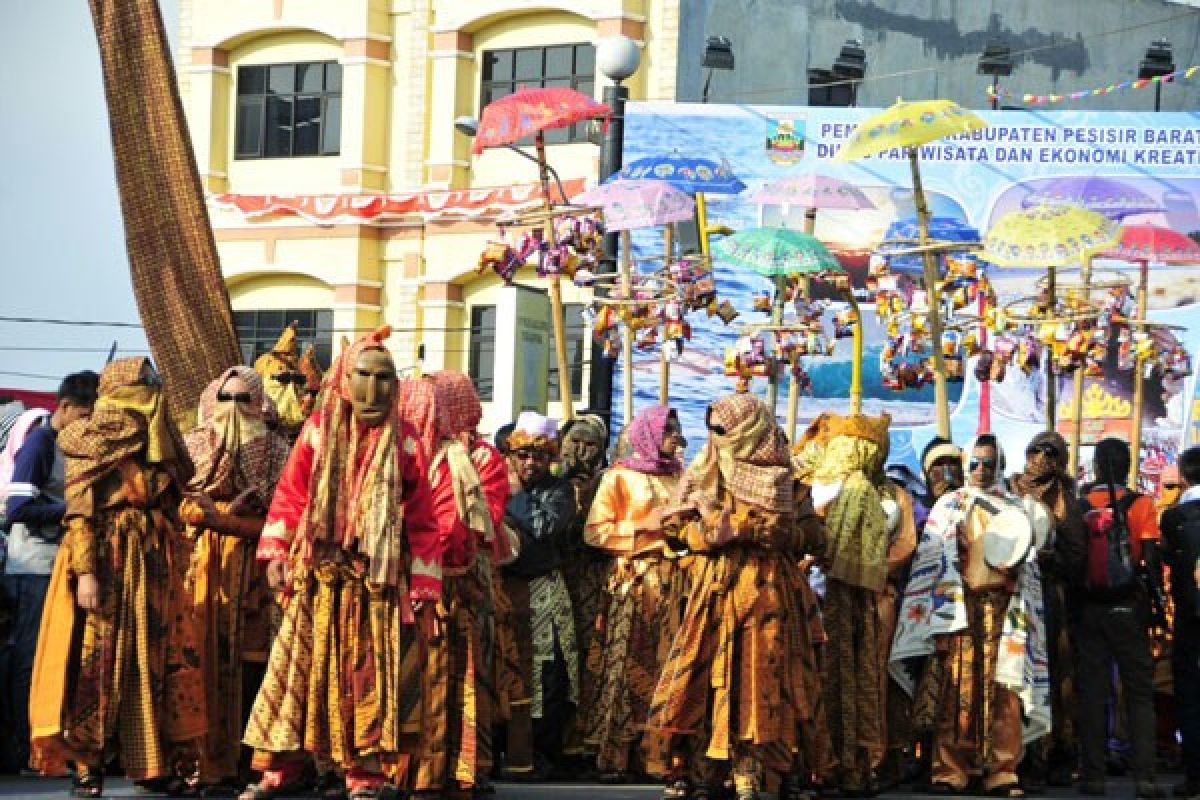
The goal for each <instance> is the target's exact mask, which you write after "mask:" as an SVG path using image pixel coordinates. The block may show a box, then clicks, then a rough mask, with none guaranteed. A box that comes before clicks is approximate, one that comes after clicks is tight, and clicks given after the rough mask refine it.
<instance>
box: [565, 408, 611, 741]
mask: <svg viewBox="0 0 1200 800" xmlns="http://www.w3.org/2000/svg"><path fill="white" fill-rule="evenodd" d="M561 440H562V469H563V477H564V478H566V479H567V480H569V481H570V482H571V485H572V486H574V487H575V506H576V508H577V509H578V510H577V512H576V516H575V524H574V525H573V526H572V528H571V534H570V536H569V537H568V540H567V543H566V545H567V549H566V552H565V553H564V554H563V555H564V561H563V579H564V580H565V581H566V582H567V591H568V592H569V593H570V594H571V610H572V611H573V613H574V615H575V637H576V640H577V642H578V644H579V652H580V655H581V656H583V657H586V655H587V653H588V650H589V647H590V645H591V640H592V634H593V632H594V630H595V628H596V617H597V616H599V614H600V610H601V607H602V605H603V603H604V584H605V581H606V580H608V575H609V568H610V565H611V564H612V558H611V557H610V556H609V554H608V552H606V551H605V550H599V549H596V548H593V547H588V546H587V545H586V543H585V542H584V536H585V533H584V525H585V524H586V522H587V518H588V512H589V510H590V509H591V507H592V499H593V498H594V497H595V496H596V490H597V487H599V485H600V481H601V479H602V478H603V477H604V473H605V469H606V468H607V467H608V461H607V458H606V451H607V448H608V426H607V425H605V424H604V420H602V419H600V417H598V416H596V415H595V414H580V415H579V416H577V417H575V419H573V420H571V421H570V422H568V423H567V424H566V425H564V426H563V430H562V435H561ZM582 678H583V680H584V682H585V683H587V681H588V680H589V679H590V676H589V675H588V674H587V672H586V671H585V672H584V673H583V675H582ZM576 730H578V729H576ZM569 738H571V739H575V738H577V737H573V736H572V737H569ZM581 749H582V748H581V747H580V746H579V742H578V741H572V742H571V744H570V745H569V746H568V750H569V751H570V752H571V753H572V754H575V753H577V752H578V751H579V750H581Z"/></svg>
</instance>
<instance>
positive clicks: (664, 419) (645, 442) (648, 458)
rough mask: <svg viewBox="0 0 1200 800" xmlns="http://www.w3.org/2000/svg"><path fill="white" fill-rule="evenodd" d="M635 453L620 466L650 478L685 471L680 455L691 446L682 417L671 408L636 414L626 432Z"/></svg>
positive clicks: (650, 409) (656, 408)
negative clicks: (682, 426)
mask: <svg viewBox="0 0 1200 800" xmlns="http://www.w3.org/2000/svg"><path fill="white" fill-rule="evenodd" d="M625 433H626V438H627V440H628V442H629V447H630V449H631V450H632V451H633V452H632V453H631V454H630V455H629V456H627V457H624V458H622V459H621V460H620V462H619V463H620V465H621V466H623V467H627V468H629V469H632V470H637V471H638V472H644V473H647V474H650V475H674V474H675V473H677V472H679V470H680V469H682V468H683V467H682V464H680V462H679V454H680V453H681V452H682V451H683V449H684V448H685V447H687V440H686V439H684V438H683V431H682V429H681V427H680V425H679V417H678V416H677V415H676V414H675V411H674V410H673V409H671V408H669V407H667V406H659V405H654V406H648V407H646V408H643V409H642V410H641V411H639V412H638V413H637V414H635V415H634V417H633V421H632V422H630V423H629V427H628V429H626V432H625Z"/></svg>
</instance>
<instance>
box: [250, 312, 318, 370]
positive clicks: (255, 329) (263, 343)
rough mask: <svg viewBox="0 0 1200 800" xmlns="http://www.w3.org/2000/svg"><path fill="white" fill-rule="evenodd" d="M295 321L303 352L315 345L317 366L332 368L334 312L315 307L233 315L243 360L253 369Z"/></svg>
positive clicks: (298, 343)
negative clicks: (255, 362)
mask: <svg viewBox="0 0 1200 800" xmlns="http://www.w3.org/2000/svg"><path fill="white" fill-rule="evenodd" d="M292 322H296V323H298V325H297V326H296V342H297V345H298V346H299V351H300V353H303V352H304V351H305V350H306V349H307V348H308V346H309V345H310V344H311V345H312V346H313V349H314V351H315V355H316V357H317V363H319V364H320V365H321V368H322V369H329V362H330V360H331V357H332V355H333V312H332V311H324V310H319V309H313V308H308V309H295V308H293V309H286V310H283V311H235V312H233V323H234V325H236V326H237V333H238V340H239V341H240V342H241V345H242V359H243V360H245V362H246V363H247V364H249V365H251V366H253V365H254V361H255V359H257V358H258V357H259V356H261V355H262V354H263V353H268V352H270V351H271V348H272V347H274V346H275V342H276V341H278V340H279V334H281V333H283V329H284V327H285V326H287V325H288V324H290V323H292Z"/></svg>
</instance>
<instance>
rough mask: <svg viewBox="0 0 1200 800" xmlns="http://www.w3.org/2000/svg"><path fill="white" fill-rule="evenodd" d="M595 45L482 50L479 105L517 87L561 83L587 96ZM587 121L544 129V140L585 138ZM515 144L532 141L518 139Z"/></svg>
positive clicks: (591, 88)
mask: <svg viewBox="0 0 1200 800" xmlns="http://www.w3.org/2000/svg"><path fill="white" fill-rule="evenodd" d="M595 81H596V48H595V47H593V46H592V45H590V44H560V45H554V46H553V47H519V48H516V49H514V50H485V51H484V52H483V85H482V87H481V88H480V92H479V105H480V108H482V107H483V106H486V105H487V104H488V103H490V102H492V101H493V100H498V99H499V98H501V97H505V96H507V95H510V94H512V93H513V92H515V91H517V90H518V89H529V88H535V87H553V86H565V87H568V88H570V89H575V90H577V91H580V92H583V93H584V94H586V95H587V96H588V97H591V96H592V93H593V91H594V90H595V85H596V83H595ZM587 125H588V124H587V123H586V122H577V123H575V124H574V125H571V126H570V127H567V128H555V129H552V130H548V131H546V144H565V143H567V142H584V141H587ZM517 144H533V142H532V140H530V141H520V142H517Z"/></svg>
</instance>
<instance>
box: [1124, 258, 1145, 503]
mask: <svg viewBox="0 0 1200 800" xmlns="http://www.w3.org/2000/svg"><path fill="white" fill-rule="evenodd" d="M1138 266H1139V268H1140V269H1139V270H1138V275H1139V278H1138V303H1137V308H1138V310H1137V318H1138V319H1139V320H1145V319H1146V310H1147V306H1148V305H1149V303H1148V300H1149V294H1150V262H1149V260H1147V259H1142V260H1141V261H1140V262H1138ZM1134 346H1136V343H1134ZM1134 364H1135V366H1134V368H1133V420H1132V423H1133V430H1131V431H1130V432H1129V450H1130V455H1131V456H1132V459H1131V461H1132V462H1133V463H1132V465H1131V466H1132V469H1130V470H1129V488H1130V489H1133V490H1135V491H1136V490H1137V485H1138V467H1139V466H1140V465H1141V463H1142V403H1144V402H1145V397H1144V394H1145V388H1144V384H1145V377H1144V376H1145V374H1146V357H1145V356H1144V355H1143V354H1142V350H1141V349H1140V348H1139V349H1138V351H1137V360H1136V361H1135V362H1134Z"/></svg>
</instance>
